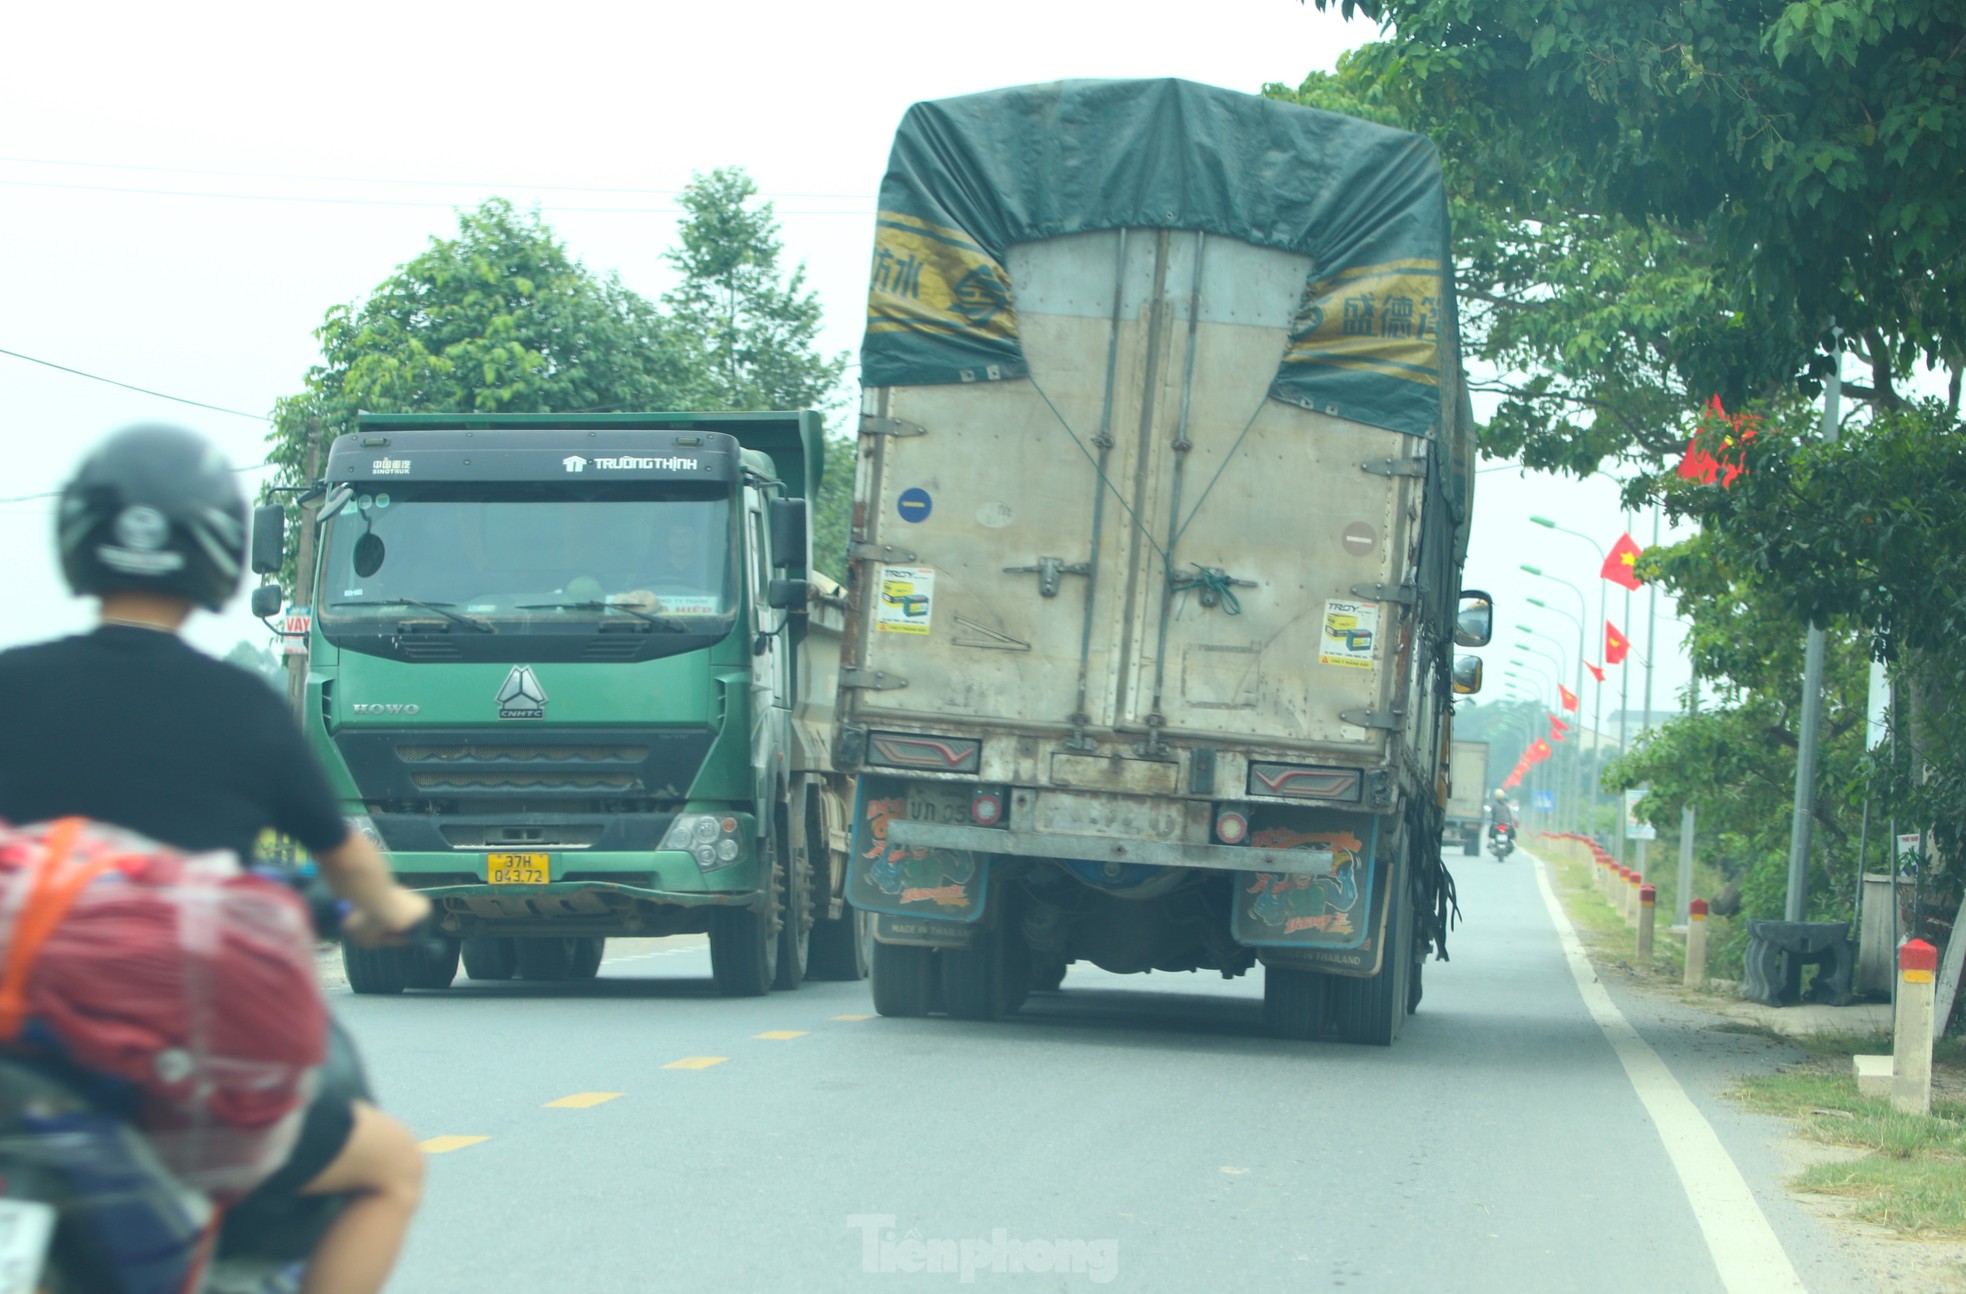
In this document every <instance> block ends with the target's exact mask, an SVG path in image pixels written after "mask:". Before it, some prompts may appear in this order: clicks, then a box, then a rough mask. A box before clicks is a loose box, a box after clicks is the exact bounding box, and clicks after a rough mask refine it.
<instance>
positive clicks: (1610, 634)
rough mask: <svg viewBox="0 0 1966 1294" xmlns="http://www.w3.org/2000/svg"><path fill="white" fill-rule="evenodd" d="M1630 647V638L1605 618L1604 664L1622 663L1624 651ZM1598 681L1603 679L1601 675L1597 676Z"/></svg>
mask: <svg viewBox="0 0 1966 1294" xmlns="http://www.w3.org/2000/svg"><path fill="white" fill-rule="evenodd" d="M1631 649H1632V645H1631V639H1629V638H1627V637H1625V636H1624V635H1623V634H1621V633H1619V632H1618V626H1616V625H1614V624H1612V623H1611V622H1610V621H1609V620H1606V621H1605V622H1604V663H1605V664H1606V665H1622V664H1624V663H1625V653H1626V652H1628V651H1630V650H1631ZM1591 672H1592V673H1593V674H1596V673H1597V671H1596V670H1592V671H1591ZM1598 681H1599V682H1602V681H1603V676H1602V675H1600V676H1599V680H1598Z"/></svg>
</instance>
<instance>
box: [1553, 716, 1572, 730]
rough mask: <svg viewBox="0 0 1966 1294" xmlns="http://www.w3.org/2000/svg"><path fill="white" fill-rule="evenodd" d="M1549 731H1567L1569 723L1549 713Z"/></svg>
mask: <svg viewBox="0 0 1966 1294" xmlns="http://www.w3.org/2000/svg"><path fill="white" fill-rule="evenodd" d="M1550 731H1551V732H1569V731H1570V725H1569V724H1567V723H1565V722H1564V721H1563V720H1561V719H1559V718H1557V717H1556V716H1555V715H1551V716H1550Z"/></svg>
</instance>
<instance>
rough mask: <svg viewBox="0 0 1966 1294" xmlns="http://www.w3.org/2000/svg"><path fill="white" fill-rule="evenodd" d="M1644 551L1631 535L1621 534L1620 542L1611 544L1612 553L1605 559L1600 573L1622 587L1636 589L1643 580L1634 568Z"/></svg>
mask: <svg viewBox="0 0 1966 1294" xmlns="http://www.w3.org/2000/svg"><path fill="white" fill-rule="evenodd" d="M1644 551H1645V550H1644V549H1642V548H1640V547H1639V546H1638V545H1637V544H1636V543H1635V542H1633V540H1632V537H1631V536H1630V535H1619V536H1618V542H1617V543H1615V544H1613V545H1611V555H1610V556H1609V557H1607V558H1605V559H1604V565H1603V566H1602V567H1601V568H1600V569H1599V570H1598V574H1599V575H1602V576H1603V577H1604V578H1605V579H1607V580H1610V581H1611V582H1612V583H1613V584H1616V585H1619V586H1620V587H1622V588H1627V589H1635V588H1637V587H1638V586H1639V584H1640V583H1641V581H1640V580H1639V578H1638V575H1637V573H1636V572H1635V571H1634V570H1633V569H1632V568H1633V566H1634V565H1635V564H1636V563H1637V561H1638V555H1639V554H1640V553H1642V552H1644Z"/></svg>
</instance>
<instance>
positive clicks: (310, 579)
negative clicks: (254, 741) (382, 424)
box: [283, 418, 321, 715]
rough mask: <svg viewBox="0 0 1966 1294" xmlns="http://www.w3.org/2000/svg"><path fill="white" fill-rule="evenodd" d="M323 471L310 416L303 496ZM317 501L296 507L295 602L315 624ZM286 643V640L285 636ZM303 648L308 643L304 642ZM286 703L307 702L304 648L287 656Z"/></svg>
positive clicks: (315, 423) (297, 708)
mask: <svg viewBox="0 0 1966 1294" xmlns="http://www.w3.org/2000/svg"><path fill="white" fill-rule="evenodd" d="M320 475H321V420H320V419H319V418H309V419H308V420H307V480H306V482H305V484H304V485H303V487H302V491H301V497H302V498H303V499H304V498H306V497H307V496H306V492H307V491H308V490H311V489H312V488H313V487H314V482H315V481H316V480H317V479H319V477H320ZM317 506H319V505H318V504H310V503H302V504H300V505H298V507H297V508H296V509H295V511H297V512H298V513H299V514H300V542H299V543H298V545H297V546H296V548H295V552H294V599H293V605H294V606H297V607H306V608H307V614H308V623H309V625H310V626H311V625H312V624H313V615H314V530H315V526H314V509H315V508H316V507H317ZM283 645H284V640H283ZM302 646H303V648H304V647H305V644H304V643H303V644H302ZM287 704H289V705H290V706H292V707H293V712H294V713H295V714H296V715H298V714H301V713H303V710H304V708H305V706H306V704H307V653H306V651H305V650H303V651H302V652H301V653H300V654H299V655H297V656H289V657H287Z"/></svg>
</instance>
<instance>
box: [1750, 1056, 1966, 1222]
mask: <svg viewBox="0 0 1966 1294" xmlns="http://www.w3.org/2000/svg"><path fill="white" fill-rule="evenodd" d="M1957 1050H1958V1048H1957V1047H1955V1048H1954V1051H1957ZM1837 1060H1841V1061H1842V1063H1843V1064H1845V1065H1847V1064H1848V1063H1849V1058H1848V1054H1847V1053H1846V1054H1844V1055H1843V1056H1841V1057H1835V1058H1832V1057H1828V1056H1825V1057H1823V1058H1822V1059H1820V1060H1819V1061H1817V1062H1815V1063H1813V1064H1811V1065H1809V1066H1807V1067H1804V1068H1800V1069H1796V1070H1791V1071H1789V1072H1787V1073H1782V1074H1765V1075H1755V1076H1752V1077H1750V1078H1747V1079H1745V1080H1744V1081H1743V1082H1742V1084H1741V1086H1740V1087H1739V1088H1737V1089H1736V1090H1735V1093H1734V1095H1735V1096H1736V1097H1738V1098H1739V1099H1740V1100H1741V1101H1742V1102H1743V1103H1745V1104H1746V1105H1747V1106H1748V1107H1749V1108H1750V1109H1754V1110H1758V1111H1760V1112H1762V1113H1764V1114H1775V1115H1782V1116H1785V1117H1789V1118H1793V1119H1796V1120H1797V1121H1798V1131H1799V1132H1800V1133H1801V1135H1802V1136H1804V1137H1806V1138H1808V1139H1809V1140H1811V1141H1817V1142H1821V1143H1823V1144H1825V1145H1832V1146H1849V1147H1854V1148H1856V1149H1859V1150H1863V1151H1867V1152H1868V1153H1867V1154H1865V1155H1864V1156H1863V1157H1862V1158H1859V1159H1852V1160H1848V1161H1844V1162H1841V1163H1827V1164H1817V1165H1815V1166H1813V1167H1811V1168H1808V1169H1806V1170H1804V1171H1803V1172H1802V1173H1801V1174H1800V1175H1799V1176H1797V1177H1796V1178H1795V1179H1794V1181H1793V1183H1792V1184H1793V1185H1794V1186H1795V1187H1796V1189H1798V1190H1803V1191H1814V1192H1817V1193H1819V1194H1823V1195H1835V1196H1840V1197H1843V1198H1846V1199H1848V1200H1850V1201H1852V1203H1853V1204H1854V1205H1855V1210H1854V1211H1855V1213H1856V1216H1857V1217H1859V1218H1861V1219H1862V1220H1864V1221H1866V1222H1872V1223H1875V1224H1877V1225H1879V1226H1884V1227H1890V1228H1892V1229H1893V1230H1895V1231H1898V1232H1900V1233H1901V1234H1904V1235H1907V1236H1916V1237H1920V1238H1924V1239H1951V1240H1957V1239H1966V1101H1958V1100H1950V1099H1939V1098H1937V1097H1935V1098H1934V1100H1933V1103H1932V1113H1931V1114H1930V1115H1924V1116H1920V1115H1915V1114H1900V1113H1898V1112H1897V1111H1895V1110H1893V1109H1892V1108H1891V1104H1890V1102H1889V1101H1881V1100H1878V1099H1876V1098H1873V1097H1866V1096H1861V1095H1859V1094H1858V1092H1857V1080H1856V1078H1855V1077H1854V1076H1852V1075H1850V1074H1848V1073H1839V1072H1837V1069H1836V1068H1835V1063H1836V1061H1837ZM1935 1065H1936V1062H1935Z"/></svg>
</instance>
